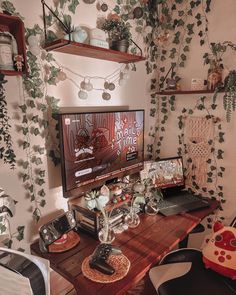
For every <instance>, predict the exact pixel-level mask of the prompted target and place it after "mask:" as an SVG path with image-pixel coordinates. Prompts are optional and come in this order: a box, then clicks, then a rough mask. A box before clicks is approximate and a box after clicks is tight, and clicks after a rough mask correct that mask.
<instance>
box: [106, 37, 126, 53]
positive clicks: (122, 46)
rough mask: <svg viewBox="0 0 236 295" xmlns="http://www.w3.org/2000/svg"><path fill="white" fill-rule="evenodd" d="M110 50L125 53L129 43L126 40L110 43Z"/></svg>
mask: <svg viewBox="0 0 236 295" xmlns="http://www.w3.org/2000/svg"><path fill="white" fill-rule="evenodd" d="M110 48H111V49H113V50H117V51H121V52H127V51H128V48H129V41H128V40H118V41H111V46H110Z"/></svg>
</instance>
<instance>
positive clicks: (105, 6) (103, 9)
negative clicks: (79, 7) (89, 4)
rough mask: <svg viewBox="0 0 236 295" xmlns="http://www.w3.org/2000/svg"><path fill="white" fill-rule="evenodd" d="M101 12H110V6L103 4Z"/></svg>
mask: <svg viewBox="0 0 236 295" xmlns="http://www.w3.org/2000/svg"><path fill="white" fill-rule="evenodd" d="M101 10H102V11H103V12H106V11H107V10H108V5H107V4H106V3H102V5H101Z"/></svg>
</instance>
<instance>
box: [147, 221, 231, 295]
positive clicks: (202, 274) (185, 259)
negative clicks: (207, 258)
mask: <svg viewBox="0 0 236 295" xmlns="http://www.w3.org/2000/svg"><path fill="white" fill-rule="evenodd" d="M231 226H234V227H236V218H235V219H234V220H233V222H232V223H231ZM149 276H150V279H151V281H152V283H153V286H154V288H155V289H156V291H157V294H159V295H205V294H209V295H211V294H212V295H236V280H231V279H230V278H227V277H225V276H222V275H220V274H218V273H216V272H215V271H213V270H211V269H206V268H205V265H204V263H203V262H202V253H201V251H199V250H196V249H187V248H186V249H179V250H176V251H172V252H170V253H169V254H167V255H166V256H165V257H164V258H163V259H162V261H161V262H160V264H159V266H157V267H154V268H152V269H151V270H150V272H149Z"/></svg>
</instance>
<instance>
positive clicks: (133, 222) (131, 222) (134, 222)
mask: <svg viewBox="0 0 236 295" xmlns="http://www.w3.org/2000/svg"><path fill="white" fill-rule="evenodd" d="M125 223H126V224H127V225H128V227H130V228H135V227H137V226H138V225H139V223H140V218H139V216H138V214H137V213H136V211H135V208H131V209H130V212H129V213H128V214H127V215H126V216H125Z"/></svg>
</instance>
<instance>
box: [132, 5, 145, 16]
mask: <svg viewBox="0 0 236 295" xmlns="http://www.w3.org/2000/svg"><path fill="white" fill-rule="evenodd" d="M133 15H134V18H137V19H138V18H141V17H142V16H143V10H142V8H141V7H135V8H134V10H133Z"/></svg>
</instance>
